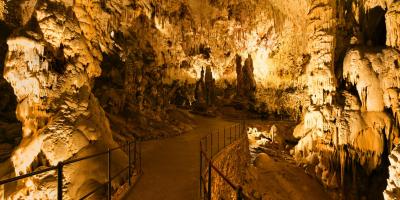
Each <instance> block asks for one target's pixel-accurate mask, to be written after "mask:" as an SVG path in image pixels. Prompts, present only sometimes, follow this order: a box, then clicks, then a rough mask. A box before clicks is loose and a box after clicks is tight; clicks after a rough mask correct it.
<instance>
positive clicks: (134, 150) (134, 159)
mask: <svg viewBox="0 0 400 200" xmlns="http://www.w3.org/2000/svg"><path fill="white" fill-rule="evenodd" d="M136 141H137V140H136V138H135V143H134V144H133V163H134V165H135V169H137V168H138V165H137V161H136V154H137V147H136Z"/></svg>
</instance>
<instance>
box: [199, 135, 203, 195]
mask: <svg viewBox="0 0 400 200" xmlns="http://www.w3.org/2000/svg"><path fill="white" fill-rule="evenodd" d="M202 152H203V149H202V148H201V140H200V198H201V196H202V195H201V192H202V191H201V190H202V189H201V185H202V174H203V173H202V169H203V155H202Z"/></svg>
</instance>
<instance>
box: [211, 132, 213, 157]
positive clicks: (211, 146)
mask: <svg viewBox="0 0 400 200" xmlns="http://www.w3.org/2000/svg"><path fill="white" fill-rule="evenodd" d="M210 136H211V141H210V152H211V154H210V158H212V157H213V142H212V141H213V132H212V131H211V135H210Z"/></svg>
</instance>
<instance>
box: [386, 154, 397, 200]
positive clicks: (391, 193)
mask: <svg viewBox="0 0 400 200" xmlns="http://www.w3.org/2000/svg"><path fill="white" fill-rule="evenodd" d="M399 159H400V149H399V147H396V148H395V149H393V150H392V153H391V154H390V156H389V161H390V167H389V179H388V185H387V187H386V190H385V192H384V193H383V194H384V197H385V199H393V200H396V199H399V197H400V189H399V188H400V182H399V180H400V163H399Z"/></svg>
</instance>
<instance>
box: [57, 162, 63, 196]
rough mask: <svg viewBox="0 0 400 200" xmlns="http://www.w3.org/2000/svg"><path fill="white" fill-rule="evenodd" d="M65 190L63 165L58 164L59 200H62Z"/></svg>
mask: <svg viewBox="0 0 400 200" xmlns="http://www.w3.org/2000/svg"><path fill="white" fill-rule="evenodd" d="M62 188H63V163H62V162H59V163H58V164H57V200H62V195H63V194H62V193H63V191H62Z"/></svg>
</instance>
